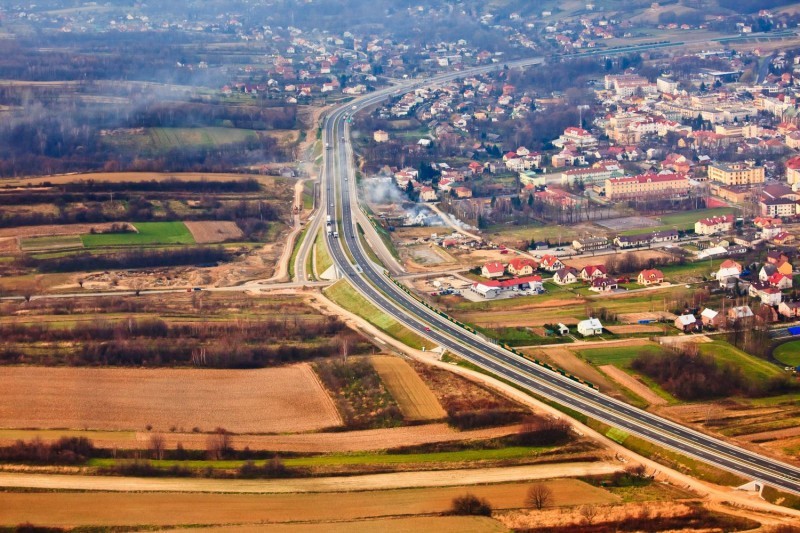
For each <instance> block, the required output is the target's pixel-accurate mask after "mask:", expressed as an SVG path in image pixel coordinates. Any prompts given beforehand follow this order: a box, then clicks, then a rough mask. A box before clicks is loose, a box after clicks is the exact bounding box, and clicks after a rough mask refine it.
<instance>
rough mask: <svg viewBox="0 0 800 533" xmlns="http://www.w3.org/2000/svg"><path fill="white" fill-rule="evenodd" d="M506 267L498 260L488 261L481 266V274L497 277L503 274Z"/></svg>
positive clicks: (487, 276)
mask: <svg viewBox="0 0 800 533" xmlns="http://www.w3.org/2000/svg"><path fill="white" fill-rule="evenodd" d="M505 271H506V267H505V265H503V263H501V262H500V261H490V262H488V263H486V264H484V265H483V267H481V276H483V277H484V278H489V279H492V278H499V277H500V276H502V275H503V274H505Z"/></svg>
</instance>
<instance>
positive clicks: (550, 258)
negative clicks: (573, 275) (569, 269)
mask: <svg viewBox="0 0 800 533" xmlns="http://www.w3.org/2000/svg"><path fill="white" fill-rule="evenodd" d="M539 266H540V267H541V268H543V269H545V270H547V271H549V272H555V271H556V270H559V269H562V268H564V263H562V262H561V260H560V259H559V258H558V257H556V256H554V255H545V256H544V257H542V261H541V263H540V264H539Z"/></svg>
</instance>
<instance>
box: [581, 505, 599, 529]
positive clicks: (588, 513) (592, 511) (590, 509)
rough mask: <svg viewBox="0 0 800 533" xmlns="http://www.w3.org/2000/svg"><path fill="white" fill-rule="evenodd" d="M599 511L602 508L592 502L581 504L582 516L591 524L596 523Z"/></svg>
mask: <svg viewBox="0 0 800 533" xmlns="http://www.w3.org/2000/svg"><path fill="white" fill-rule="evenodd" d="M599 512H600V509H598V508H597V506H595V505H591V504H586V505H581V508H580V514H581V517H582V518H583V520H584V521H585V522H586V523H587V524H588V525H590V526H591V525H592V524H593V523H594V521H595V519H596V518H597V515H598V513H599Z"/></svg>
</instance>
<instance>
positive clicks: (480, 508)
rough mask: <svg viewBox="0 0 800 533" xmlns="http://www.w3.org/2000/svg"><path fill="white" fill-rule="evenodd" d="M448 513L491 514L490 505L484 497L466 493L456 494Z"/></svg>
mask: <svg viewBox="0 0 800 533" xmlns="http://www.w3.org/2000/svg"><path fill="white" fill-rule="evenodd" d="M450 514H452V515H476V516H492V506H491V504H490V503H489V502H488V501H486V500H485V499H483V498H478V497H477V496H475V495H474V494H470V493H467V494H465V495H463V496H456V497H455V498H453V503H452V505H451V507H450Z"/></svg>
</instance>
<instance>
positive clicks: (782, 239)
mask: <svg viewBox="0 0 800 533" xmlns="http://www.w3.org/2000/svg"><path fill="white" fill-rule="evenodd" d="M795 240H796V239H795V236H794V235H792V234H791V233H787V232H785V231H781V232H780V233H778V234H777V235H775V236H774V237H772V242H773V243H775V244H777V245H778V246H784V245H786V244H791V243H793V242H794V241H795Z"/></svg>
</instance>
